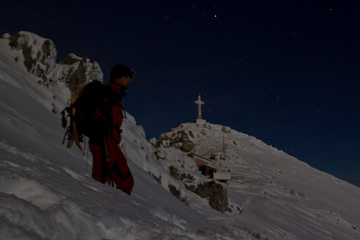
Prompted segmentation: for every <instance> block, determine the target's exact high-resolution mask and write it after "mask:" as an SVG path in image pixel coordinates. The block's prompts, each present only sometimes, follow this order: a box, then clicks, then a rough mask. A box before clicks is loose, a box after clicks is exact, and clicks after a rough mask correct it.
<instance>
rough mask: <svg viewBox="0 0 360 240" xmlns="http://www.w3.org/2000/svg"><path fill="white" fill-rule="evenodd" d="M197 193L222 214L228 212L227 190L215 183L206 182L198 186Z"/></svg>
mask: <svg viewBox="0 0 360 240" xmlns="http://www.w3.org/2000/svg"><path fill="white" fill-rule="evenodd" d="M195 193H196V194H197V195H199V196H200V197H202V198H207V199H209V205H210V207H212V208H213V209H216V210H218V211H220V212H222V213H223V212H225V211H227V210H228V205H229V202H228V197H227V190H226V188H225V187H224V186H223V185H222V184H220V183H217V182H215V181H211V182H204V183H201V184H199V185H198V186H197V188H196V190H195Z"/></svg>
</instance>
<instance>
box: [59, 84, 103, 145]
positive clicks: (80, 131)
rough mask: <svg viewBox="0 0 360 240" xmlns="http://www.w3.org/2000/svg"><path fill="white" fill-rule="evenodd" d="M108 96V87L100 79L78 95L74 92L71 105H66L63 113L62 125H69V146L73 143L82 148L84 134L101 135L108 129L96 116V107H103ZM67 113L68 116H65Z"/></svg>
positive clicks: (88, 85) (66, 134) (66, 135)
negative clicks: (68, 120)
mask: <svg viewBox="0 0 360 240" xmlns="http://www.w3.org/2000/svg"><path fill="white" fill-rule="evenodd" d="M106 97H107V87H106V86H104V85H103V84H102V83H101V82H100V81H98V80H93V81H92V82H90V83H88V84H87V85H86V86H85V87H83V88H82V89H81V90H80V92H79V94H78V96H76V95H74V94H73V93H72V96H71V105H70V106H69V107H66V108H65V109H64V110H63V111H62V112H61V113H62V125H63V127H64V128H66V127H67V130H66V132H65V136H64V139H63V144H64V142H65V138H66V137H67V139H68V141H69V142H68V148H71V146H72V145H73V143H74V142H75V144H76V145H77V146H78V147H79V149H80V150H82V148H81V145H80V142H83V141H84V136H86V137H89V138H91V137H95V136H101V135H102V134H103V133H104V132H105V131H106V127H107V126H106V124H105V123H104V122H103V121H101V119H97V118H96V117H95V111H96V109H98V108H100V107H102V106H101V105H102V103H103V101H104V100H105V98H106ZM65 113H67V114H68V116H67V117H66V116H65ZM67 119H70V123H69V126H67V125H68V124H67Z"/></svg>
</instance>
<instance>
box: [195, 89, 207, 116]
mask: <svg viewBox="0 0 360 240" xmlns="http://www.w3.org/2000/svg"><path fill="white" fill-rule="evenodd" d="M194 103H195V104H196V105H198V118H197V119H198V120H201V119H202V117H201V105H202V104H205V103H204V102H203V101H201V97H200V94H199V97H198V100H197V101H195V102H194Z"/></svg>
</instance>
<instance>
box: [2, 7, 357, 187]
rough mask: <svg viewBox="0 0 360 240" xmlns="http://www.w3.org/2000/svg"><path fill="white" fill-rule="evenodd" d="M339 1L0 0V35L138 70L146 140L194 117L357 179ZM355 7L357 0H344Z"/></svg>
mask: <svg viewBox="0 0 360 240" xmlns="http://www.w3.org/2000/svg"><path fill="white" fill-rule="evenodd" d="M346 2H347V1H226V0H224V1H216V0H208V1H186V0H183V1H136V0H133V1H130V0H128V1H106V0H103V1H76V0H73V1H66V0H65V1H64V0H63V1H52V0H47V1H45V0H44V1H37V0H29V1H26V0H1V1H0V4H1V10H0V12H1V14H0V34H2V33H6V32H8V33H10V34H11V35H13V34H14V33H16V32H18V31H29V32H33V33H36V34H38V35H40V36H41V37H44V38H49V39H51V40H53V41H54V43H55V46H56V49H57V51H58V62H59V61H61V60H62V59H63V58H65V57H66V55H67V54H68V53H75V54H77V55H78V56H80V57H88V58H90V60H91V61H96V62H98V63H99V64H100V66H101V68H102V70H103V72H104V78H105V80H107V79H108V78H109V72H110V70H111V68H112V66H113V65H114V64H116V63H123V64H126V65H128V66H130V67H132V68H134V69H136V70H137V74H136V76H135V77H134V78H133V82H132V86H131V88H130V89H129V91H128V97H127V99H126V100H125V101H124V107H125V109H126V110H127V111H128V112H129V113H130V114H131V115H133V116H134V117H135V118H136V120H137V123H138V124H140V125H142V126H143V128H144V130H145V132H146V136H147V138H148V139H150V138H152V137H157V138H158V136H159V134H160V133H163V132H168V131H170V130H171V129H172V128H175V127H177V126H178V125H180V124H181V123H184V122H192V121H193V120H195V118H196V116H197V106H196V105H195V104H194V101H195V100H196V99H197V96H198V94H201V97H202V100H203V101H205V105H203V118H204V119H206V120H207V121H208V122H210V123H214V124H221V125H225V126H229V127H231V128H233V129H235V130H237V131H239V132H243V133H246V134H249V135H252V136H254V137H256V138H258V139H260V140H262V141H264V142H265V143H267V144H269V145H272V146H274V147H276V148H278V149H280V150H283V151H285V152H286V153H288V154H290V155H292V156H294V157H297V158H298V159H300V160H301V161H304V162H306V163H308V164H310V165H311V166H313V167H315V168H318V169H320V170H322V171H326V172H328V173H330V174H333V175H335V176H338V177H341V178H345V179H346V180H348V181H352V182H353V183H360V111H359V110H360V109H359V107H360V98H359V90H360V79H359V76H360V64H359V63H360V7H359V4H355V3H352V4H348V3H346ZM352 2H356V1H352Z"/></svg>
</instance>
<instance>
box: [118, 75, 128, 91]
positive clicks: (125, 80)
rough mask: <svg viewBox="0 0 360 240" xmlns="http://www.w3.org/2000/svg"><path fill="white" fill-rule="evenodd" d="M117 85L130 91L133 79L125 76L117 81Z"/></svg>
mask: <svg viewBox="0 0 360 240" xmlns="http://www.w3.org/2000/svg"><path fill="white" fill-rule="evenodd" d="M115 83H116V84H118V85H119V86H121V87H122V88H124V89H128V87H129V86H130V83H131V77H130V76H123V77H119V78H117V79H115Z"/></svg>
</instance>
